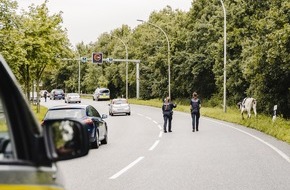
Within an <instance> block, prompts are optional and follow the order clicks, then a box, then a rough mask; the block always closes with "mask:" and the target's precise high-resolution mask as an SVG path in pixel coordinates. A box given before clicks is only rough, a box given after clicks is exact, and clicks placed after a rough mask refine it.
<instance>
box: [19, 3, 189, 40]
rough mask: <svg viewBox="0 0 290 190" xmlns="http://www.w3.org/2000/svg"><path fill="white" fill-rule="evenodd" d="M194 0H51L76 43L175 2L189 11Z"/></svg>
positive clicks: (132, 24)
mask: <svg viewBox="0 0 290 190" xmlns="http://www.w3.org/2000/svg"><path fill="white" fill-rule="evenodd" d="M16 1H17V2H18V5H19V8H21V9H27V8H28V6H29V5H31V4H32V3H33V4H35V5H39V4H41V3H43V2H44V0H16ZM191 2H192V0H49V2H48V8H49V10H50V12H51V13H57V12H60V11H62V12H63V14H62V16H63V22H64V23H63V27H65V28H66V29H67V30H68V32H67V33H68V37H69V39H70V42H71V43H72V45H73V46H75V44H76V43H79V42H81V41H83V42H84V43H86V44H88V43H90V42H95V41H96V40H97V38H98V37H99V36H100V34H102V33H104V32H110V31H112V30H114V29H116V28H120V27H121V26H122V25H123V24H127V25H129V26H130V27H131V28H135V27H136V26H137V25H138V24H141V23H140V22H138V21H137V19H142V20H148V18H149V15H150V13H152V12H153V11H159V10H161V9H163V8H164V7H166V6H167V5H169V6H171V7H172V8H173V9H180V10H183V11H188V10H189V9H190V7H191Z"/></svg>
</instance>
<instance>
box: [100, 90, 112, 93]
mask: <svg viewBox="0 0 290 190" xmlns="http://www.w3.org/2000/svg"><path fill="white" fill-rule="evenodd" d="M100 93H110V91H109V90H100Z"/></svg>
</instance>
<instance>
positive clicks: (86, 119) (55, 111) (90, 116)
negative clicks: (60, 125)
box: [43, 104, 108, 148]
mask: <svg viewBox="0 0 290 190" xmlns="http://www.w3.org/2000/svg"><path fill="white" fill-rule="evenodd" d="M59 118H68V119H77V120H79V121H81V122H82V123H83V124H84V125H85V126H86V128H87V131H88V134H89V139H90V144H91V147H93V148H99V145H100V143H101V144H107V143H108V126H107V123H106V121H105V120H104V119H105V118H107V115H106V114H103V115H102V116H101V115H100V114H99V112H98V111H97V110H96V109H95V108H94V107H93V106H91V105H84V104H81V105H80V104H74V105H61V106H54V107H51V108H49V109H48V110H47V112H46V114H45V117H44V119H43V123H45V122H46V120H49V119H59Z"/></svg>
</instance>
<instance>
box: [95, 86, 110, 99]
mask: <svg viewBox="0 0 290 190" xmlns="http://www.w3.org/2000/svg"><path fill="white" fill-rule="evenodd" d="M93 100H96V101H98V100H110V90H109V89H108V88H97V89H96V90H95V92H94V94H93Z"/></svg>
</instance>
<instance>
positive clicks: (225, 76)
mask: <svg viewBox="0 0 290 190" xmlns="http://www.w3.org/2000/svg"><path fill="white" fill-rule="evenodd" d="M220 2H221V4H222V7H223V12H224V112H227V104H226V100H227V91H226V81H227V71H226V66H227V16H226V9H225V6H224V2H223V1H222V0H220Z"/></svg>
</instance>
